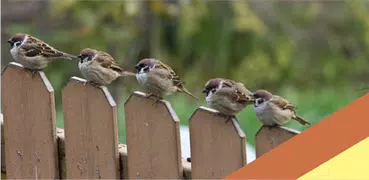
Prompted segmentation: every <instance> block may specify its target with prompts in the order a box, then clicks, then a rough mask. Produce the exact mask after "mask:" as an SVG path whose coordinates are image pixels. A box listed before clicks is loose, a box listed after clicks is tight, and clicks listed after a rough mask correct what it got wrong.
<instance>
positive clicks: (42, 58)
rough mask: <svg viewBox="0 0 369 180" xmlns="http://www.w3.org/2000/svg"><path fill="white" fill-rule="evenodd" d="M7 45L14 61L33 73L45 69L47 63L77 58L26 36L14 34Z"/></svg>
mask: <svg viewBox="0 0 369 180" xmlns="http://www.w3.org/2000/svg"><path fill="white" fill-rule="evenodd" d="M8 43H9V44H10V46H11V50H10V53H11V54H12V56H13V58H14V60H15V61H16V62H18V63H20V64H22V65H23V66H24V67H25V68H27V69H29V70H32V71H33V72H34V73H35V72H36V71H39V70H42V69H44V68H46V66H47V65H48V63H50V62H52V61H54V60H57V59H68V60H72V59H77V56H74V55H71V54H67V53H65V52H62V51H59V50H57V49H55V48H53V47H52V46H50V45H48V44H46V43H45V42H43V41H42V40H40V39H37V38H35V37H33V36H30V35H28V34H20V33H18V34H15V35H13V36H12V37H11V38H10V39H9V40H8Z"/></svg>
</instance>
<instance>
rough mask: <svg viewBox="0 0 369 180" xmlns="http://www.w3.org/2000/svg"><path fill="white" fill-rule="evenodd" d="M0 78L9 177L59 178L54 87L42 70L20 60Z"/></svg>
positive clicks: (6, 69) (10, 65)
mask: <svg viewBox="0 0 369 180" xmlns="http://www.w3.org/2000/svg"><path fill="white" fill-rule="evenodd" d="M1 81H2V86H1V90H2V94H1V95H2V96H1V97H2V100H1V102H2V113H3V117H4V119H6V120H5V121H4V143H5V144H6V146H5V153H6V167H7V169H6V173H7V178H9V179H35V178H36V179H37V178H39V179H55V178H58V174H59V172H58V157H57V143H56V133H55V120H56V114H55V101H54V89H53V87H52V86H51V84H50V82H49V81H48V79H47V78H46V76H45V74H44V73H43V72H41V71H40V72H37V73H35V74H34V75H32V73H31V72H30V71H29V70H26V69H24V68H23V66H22V65H20V64H18V63H10V64H9V65H8V66H7V67H6V68H5V69H4V71H3V72H2V74H1Z"/></svg>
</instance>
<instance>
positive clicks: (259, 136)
mask: <svg viewBox="0 0 369 180" xmlns="http://www.w3.org/2000/svg"><path fill="white" fill-rule="evenodd" d="M299 133H300V132H299V131H296V130H294V129H289V128H287V127H284V126H273V127H270V126H262V127H261V128H260V129H259V131H258V132H257V133H256V139H255V142H256V157H257V158H258V157H260V156H261V155H263V154H265V153H267V152H269V151H271V150H272V149H274V148H276V147H277V146H279V145H280V144H282V143H284V142H285V141H287V140H289V139H290V138H292V137H294V136H295V135H297V134H299Z"/></svg>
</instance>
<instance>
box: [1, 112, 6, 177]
mask: <svg viewBox="0 0 369 180" xmlns="http://www.w3.org/2000/svg"><path fill="white" fill-rule="evenodd" d="M0 122H1V173H6V166H5V142H4V121H3V114H0Z"/></svg>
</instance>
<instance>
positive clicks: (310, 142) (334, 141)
mask: <svg viewBox="0 0 369 180" xmlns="http://www.w3.org/2000/svg"><path fill="white" fill-rule="evenodd" d="M366 137H369V93H368V94H366V95H364V96H363V97H361V98H359V99H358V100H356V101H354V102H352V103H351V104H349V105H347V106H346V107H344V108H342V109H340V110H339V111H337V112H335V113H333V114H332V115H331V116H329V117H327V118H325V119H324V120H322V121H320V122H319V123H318V124H316V125H314V126H312V127H310V128H308V129H306V130H305V131H304V132H302V133H301V134H299V135H297V136H295V137H293V138H291V139H290V140H289V141H287V142H285V143H283V144H281V145H280V146H279V147H277V148H275V149H274V150H272V151H270V152H269V153H266V154H264V155H263V156H261V157H260V158H258V159H256V160H255V161H253V162H252V163H250V164H248V165H246V166H244V167H243V168H241V169H239V170H238V171H236V172H234V173H232V174H230V175H229V176H227V177H226V178H225V179H297V178H299V177H301V176H302V175H304V174H306V173H307V172H309V171H311V170H312V169H314V168H316V167H317V166H319V165H321V164H323V163H324V162H326V161H328V160H329V159H331V158H333V157H334V156H336V155H338V154H340V153H341V152H343V151H345V150H346V149H348V148H350V147H351V146H353V145H355V144H357V143H358V142H360V141H362V140H363V139H365V138H366Z"/></svg>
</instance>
